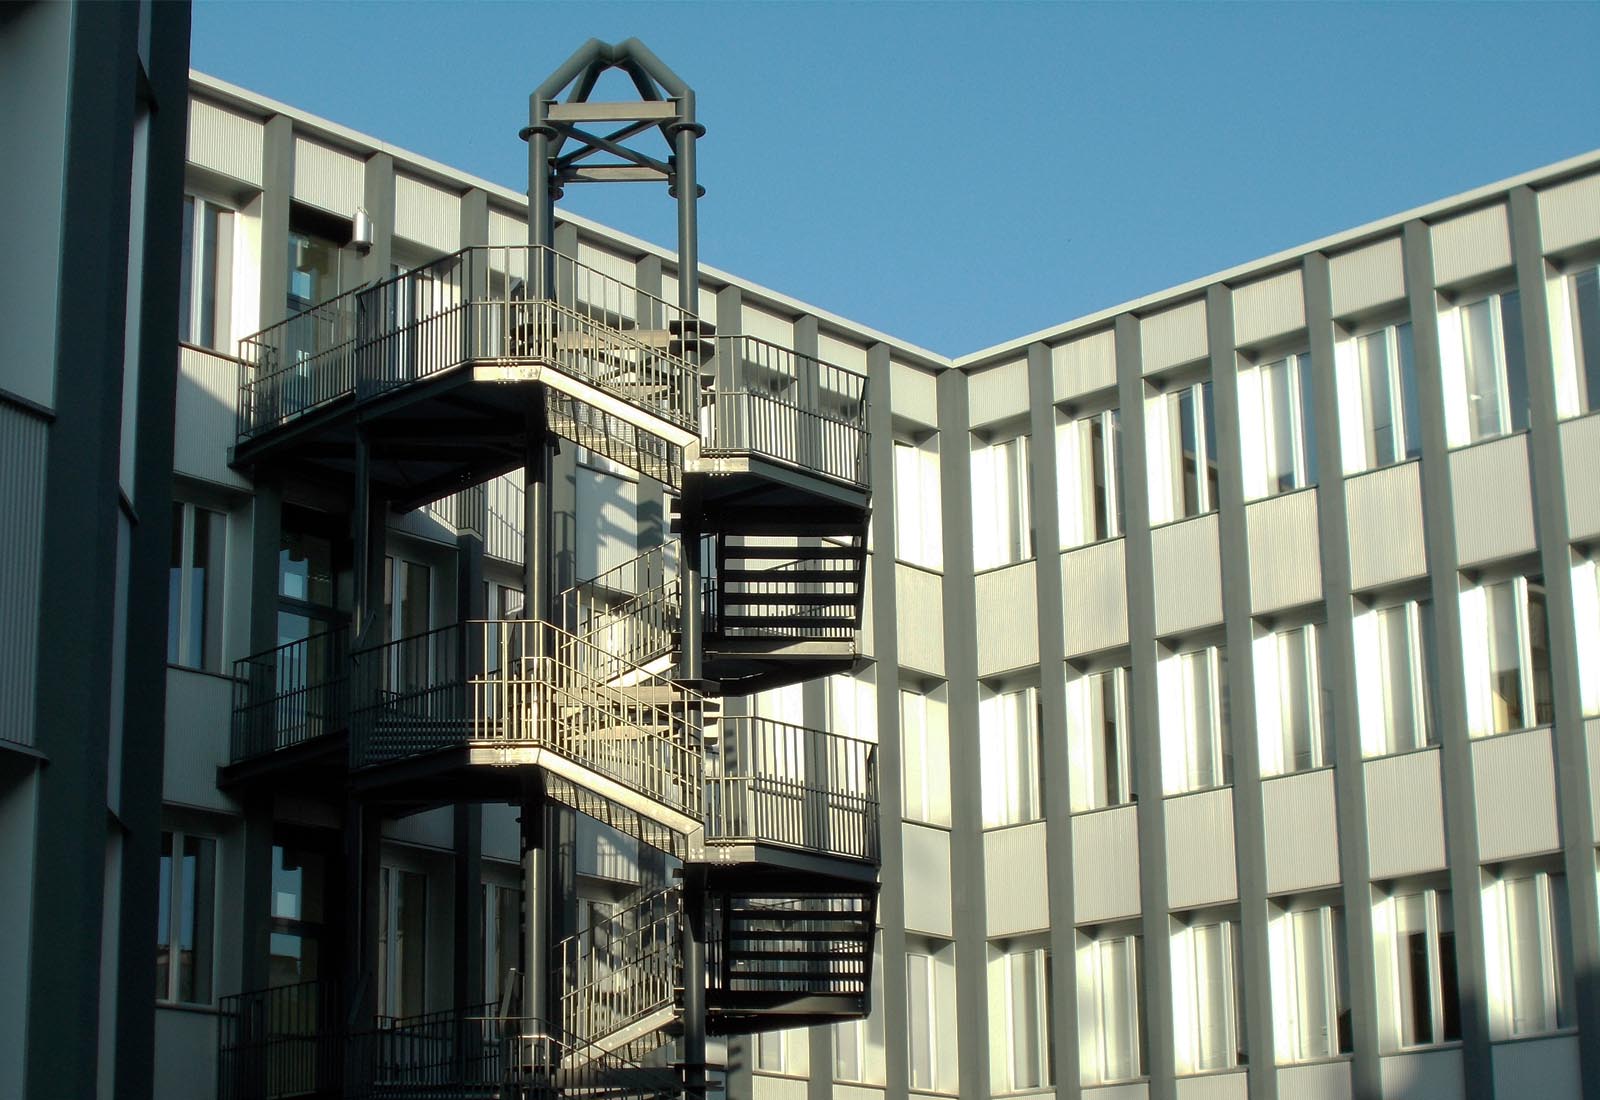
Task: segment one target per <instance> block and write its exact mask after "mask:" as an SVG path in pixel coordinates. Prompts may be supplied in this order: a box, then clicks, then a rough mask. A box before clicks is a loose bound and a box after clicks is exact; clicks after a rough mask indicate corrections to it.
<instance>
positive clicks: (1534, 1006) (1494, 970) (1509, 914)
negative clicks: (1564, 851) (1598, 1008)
mask: <svg viewBox="0 0 1600 1100" xmlns="http://www.w3.org/2000/svg"><path fill="white" fill-rule="evenodd" d="M1483 917H1484V951H1485V954H1486V956H1487V961H1488V975H1487V976H1488V981H1489V1019H1490V1025H1491V1029H1492V1032H1493V1034H1494V1037H1495V1038H1497V1039H1504V1038H1511V1037H1513V1036H1517V1035H1538V1034H1541V1033H1543V1032H1547V1031H1554V1030H1555V1029H1556V1028H1561V1027H1568V1026H1571V1025H1572V1024H1574V1023H1576V1022H1577V1021H1576V1017H1575V1013H1574V1008H1575V1006H1574V1004H1573V986H1572V928H1571V924H1570V917H1569V913H1568V909H1567V884H1566V877H1565V876H1564V875H1561V874H1559V873H1556V872H1551V871H1533V870H1528V869H1525V868H1505V869H1502V870H1501V871H1500V872H1499V874H1498V877H1495V878H1493V879H1492V880H1491V881H1490V882H1489V883H1488V885H1486V886H1485V887H1484V894H1483Z"/></svg>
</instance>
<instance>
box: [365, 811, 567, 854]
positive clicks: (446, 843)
mask: <svg viewBox="0 0 1600 1100" xmlns="http://www.w3.org/2000/svg"><path fill="white" fill-rule="evenodd" d="M598 824H599V822H597V821H595V820H594V819H593V818H586V817H584V816H582V815H581V814H580V815H579V816H578V843H577V844H576V845H575V846H574V847H575V849H576V851H577V852H578V858H579V859H580V860H581V859H583V858H584V844H585V843H586V840H587V832H586V830H592V829H594V827H595V826H597V825H598ZM383 839H385V840H398V841H400V842H401V843H402V844H415V845H417V846H419V847H423V848H439V849H443V850H444V851H447V852H448V851H449V850H450V849H452V848H454V847H455V812H454V811H453V810H452V809H451V807H449V806H440V807H439V808H437V809H433V810H424V811H423V812H422V813H420V814H407V815H406V816H405V817H402V818H390V819H386V820H385V821H384V822H383Z"/></svg>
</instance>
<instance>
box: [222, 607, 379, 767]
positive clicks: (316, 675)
mask: <svg viewBox="0 0 1600 1100" xmlns="http://www.w3.org/2000/svg"><path fill="white" fill-rule="evenodd" d="M349 689H350V634H349V631H348V630H345V629H343V628H340V629H337V630H331V631H326V632H323V633H320V634H314V635H311V636H310V637H308V638H302V639H300V640H298V641H294V642H288V643H285V644H284V645H280V646H278V647H276V648H274V649H269V650H267V651H266V652H264V653H257V654H253V655H251V656H249V657H245V658H243V659H241V660H238V661H235V662H234V665H233V720H232V728H231V730H230V735H229V754H228V755H229V764H228V766H227V767H226V768H223V769H222V771H221V775H220V781H221V782H222V783H223V785H224V786H231V785H234V784H237V783H241V782H247V781H249V780H251V779H253V778H257V777H260V776H265V775H268V774H270V775H273V776H277V777H280V778H281V777H282V776H283V775H284V773H285V772H289V771H301V772H303V773H305V774H306V775H307V776H308V777H312V776H315V775H316V774H318V773H322V772H328V771H332V772H336V773H340V774H338V775H336V776H333V777H331V778H332V779H334V780H342V772H343V768H344V755H345V734H346V731H347V730H348V729H349V721H350V700H349Z"/></svg>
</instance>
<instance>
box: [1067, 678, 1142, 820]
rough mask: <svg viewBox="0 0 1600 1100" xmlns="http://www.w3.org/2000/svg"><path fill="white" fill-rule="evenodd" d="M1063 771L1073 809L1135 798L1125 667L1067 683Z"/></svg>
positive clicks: (1113, 804) (1111, 803)
mask: <svg viewBox="0 0 1600 1100" xmlns="http://www.w3.org/2000/svg"><path fill="white" fill-rule="evenodd" d="M1067 771H1068V781H1069V785H1070V788H1071V792H1070V798H1071V806H1072V810H1073V812H1074V813H1081V812H1082V811H1084V810H1098V809H1100V808H1101V807H1103V806H1121V805H1124V804H1126V803H1129V802H1132V801H1133V800H1134V791H1135V787H1134V779H1133V726H1132V722H1131V720H1130V717H1129V710H1128V670H1127V669H1126V668H1112V669H1106V670H1105V671H1103V672H1095V673H1090V674H1089V675H1086V676H1080V677H1078V678H1077V679H1075V680H1069V681H1067Z"/></svg>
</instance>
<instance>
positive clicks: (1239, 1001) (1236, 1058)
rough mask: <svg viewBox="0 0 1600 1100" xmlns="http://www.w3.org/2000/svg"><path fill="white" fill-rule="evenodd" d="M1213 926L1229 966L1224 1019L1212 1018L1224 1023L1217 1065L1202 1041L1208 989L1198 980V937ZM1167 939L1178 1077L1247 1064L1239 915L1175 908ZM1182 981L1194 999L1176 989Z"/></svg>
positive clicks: (1220, 1024) (1219, 1024)
mask: <svg viewBox="0 0 1600 1100" xmlns="http://www.w3.org/2000/svg"><path fill="white" fill-rule="evenodd" d="M1213 930H1215V931H1216V933H1217V935H1218V939H1219V945H1220V949H1221V963H1222V967H1223V969H1224V970H1225V971H1226V980H1225V981H1223V983H1222V990H1221V992H1222V1003H1221V1006H1220V1008H1221V1013H1220V1018H1219V1019H1216V1020H1213V1021H1211V1023H1212V1026H1213V1027H1220V1028H1221V1031H1222V1039H1223V1042H1222V1043H1221V1048H1222V1050H1223V1052H1224V1053H1223V1057H1222V1060H1221V1061H1220V1063H1218V1064H1208V1063H1207V1061H1206V1052H1205V1042H1204V1038H1205V1034H1206V1028H1205V1024H1204V1021H1203V1017H1204V1016H1205V1015H1207V1014H1208V1013H1206V1011H1205V1004H1204V997H1205V991H1204V990H1203V989H1202V987H1201V982H1200V963H1199V942H1198V934H1199V933H1201V932H1211V931H1213ZM1169 940H1170V945H1169V946H1170V951H1171V954H1172V971H1173V985H1174V990H1173V1006H1172V1010H1173V1035H1174V1039H1175V1042H1176V1048H1177V1049H1176V1051H1175V1058H1176V1063H1177V1065H1176V1069H1177V1074H1178V1076H1180V1077H1187V1076H1193V1075H1196V1074H1205V1073H1216V1072H1219V1071H1223V1070H1230V1069H1237V1068H1239V1067H1241V1066H1244V1065H1248V1064H1249V1056H1248V1052H1247V1051H1246V1049H1245V1040H1246V1032H1245V1023H1244V997H1243V986H1242V982H1243V970H1242V968H1241V966H1240V944H1239V918H1238V917H1237V916H1233V915H1224V914H1221V913H1216V912H1210V911H1203V912H1191V913H1175V914H1173V916H1172V918H1171V930H1170V933H1169ZM1180 981H1183V982H1186V984H1187V987H1188V992H1190V993H1192V994H1193V999H1192V1001H1190V1003H1187V1004H1183V1003H1181V1002H1180V999H1179V991H1178V988H1177V987H1178V984H1179V982H1180ZM1185 1011H1187V1014H1188V1023H1189V1026H1188V1027H1187V1028H1185V1027H1184V1019H1185V1016H1184V1013H1185Z"/></svg>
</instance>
